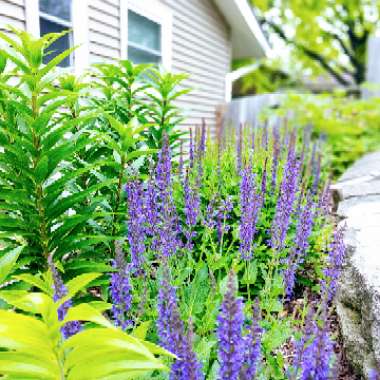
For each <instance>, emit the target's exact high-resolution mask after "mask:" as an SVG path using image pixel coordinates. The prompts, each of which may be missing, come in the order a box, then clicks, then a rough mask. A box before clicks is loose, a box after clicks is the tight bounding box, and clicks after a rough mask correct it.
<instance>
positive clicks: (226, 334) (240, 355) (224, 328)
mask: <svg viewBox="0 0 380 380" xmlns="http://www.w3.org/2000/svg"><path fill="white" fill-rule="evenodd" d="M234 276H235V274H234V273H233V272H230V274H229V275H228V284H227V292H226V294H225V296H224V299H223V302H222V305H221V310H220V313H219V315H218V318H217V322H218V328H217V336H218V343H219V346H218V360H219V364H220V370H219V377H218V379H220V380H238V379H239V374H240V371H241V369H242V366H243V360H244V343H243V336H242V330H243V323H244V314H243V301H242V299H241V298H238V297H237V296H236V291H237V289H236V285H235V278H234Z"/></svg>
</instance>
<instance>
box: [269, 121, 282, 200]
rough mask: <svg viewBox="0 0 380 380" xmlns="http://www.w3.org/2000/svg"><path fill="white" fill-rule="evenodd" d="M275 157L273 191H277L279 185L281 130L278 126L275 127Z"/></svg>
mask: <svg viewBox="0 0 380 380" xmlns="http://www.w3.org/2000/svg"><path fill="white" fill-rule="evenodd" d="M272 132H273V158H272V178H271V191H272V193H275V191H276V185H277V168H278V163H279V159H280V131H279V130H278V128H277V127H276V126H274V127H273V130H272Z"/></svg>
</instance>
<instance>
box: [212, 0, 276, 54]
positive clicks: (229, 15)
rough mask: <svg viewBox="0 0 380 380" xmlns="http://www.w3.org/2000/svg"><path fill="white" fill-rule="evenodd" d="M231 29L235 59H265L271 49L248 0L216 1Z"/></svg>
mask: <svg viewBox="0 0 380 380" xmlns="http://www.w3.org/2000/svg"><path fill="white" fill-rule="evenodd" d="M214 1H215V4H216V5H217V7H218V8H219V9H220V11H221V12H222V13H223V15H224V17H225V19H226V21H227V22H228V24H229V25H230V27H231V39H232V57H233V58H246V57H254V58H264V57H268V56H269V55H270V54H271V48H270V46H269V44H268V41H267V40H266V38H265V36H264V33H263V32H262V30H261V28H260V25H259V23H258V22H257V19H256V17H255V16H254V14H253V12H252V9H251V8H250V6H249V4H248V2H247V0H214Z"/></svg>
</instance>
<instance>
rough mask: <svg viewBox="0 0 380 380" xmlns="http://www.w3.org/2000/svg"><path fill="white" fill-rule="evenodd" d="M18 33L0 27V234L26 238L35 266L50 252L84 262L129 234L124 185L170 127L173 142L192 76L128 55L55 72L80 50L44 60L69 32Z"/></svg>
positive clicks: (26, 258) (27, 256) (25, 256)
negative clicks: (82, 72)
mask: <svg viewBox="0 0 380 380" xmlns="http://www.w3.org/2000/svg"><path fill="white" fill-rule="evenodd" d="M12 31H13V33H14V37H9V36H8V35H6V34H4V33H0V38H1V39H2V40H3V41H4V42H5V43H6V44H7V45H8V47H7V48H6V49H3V50H1V54H0V57H1V60H0V146H1V147H2V148H1V150H0V187H1V190H0V234H1V236H2V238H3V240H4V243H5V244H6V246H7V247H13V246H15V245H18V244H19V242H20V240H21V242H22V243H23V244H25V249H24V250H23V252H22V260H23V263H24V264H29V265H30V268H31V270H33V271H38V270H39V269H41V268H43V267H45V266H46V259H47V257H48V255H49V254H50V253H52V252H54V255H55V258H56V259H61V258H63V257H65V261H66V262H70V261H72V260H74V261H75V262H76V264H77V267H81V268H84V266H85V263H86V262H88V259H92V260H93V259H95V260H99V261H103V260H104V259H107V258H109V257H110V256H112V254H113V253H114V244H113V241H114V240H115V239H117V238H120V236H122V235H123V234H124V215H125V203H124V202H123V184H124V183H126V182H127V179H128V178H129V177H130V176H135V175H136V174H138V173H139V171H142V172H144V170H145V171H146V168H147V166H148V163H147V162H148V161H147V157H148V156H150V155H152V154H155V153H156V151H157V150H156V149H155V148H157V147H159V146H160V144H161V142H160V139H161V137H160V136H162V133H163V131H165V132H166V133H168V134H169V136H170V138H171V141H172V143H173V144H175V142H176V139H177V137H178V136H179V135H178V133H177V132H176V126H177V124H178V123H179V122H180V121H181V117H180V113H179V110H178V108H176V107H175V106H174V105H173V101H174V99H176V98H177V97H178V96H180V95H181V94H183V93H185V92H186V91H187V90H181V91H178V90H177V86H178V85H179V84H180V82H181V81H182V79H183V78H184V77H183V76H181V75H171V74H160V73H158V72H156V71H155V70H153V69H152V68H150V67H149V66H147V65H133V64H132V63H131V62H129V61H120V62H118V63H115V64H98V65H96V67H95V70H92V71H89V73H88V74H87V76H86V77H82V78H78V77H76V76H75V75H73V74H65V73H62V72H60V71H59V70H56V67H57V65H58V64H59V63H60V62H61V61H62V60H63V59H64V58H65V57H67V56H68V55H69V54H70V53H71V52H72V50H73V49H69V50H68V51H65V52H63V53H61V54H59V55H57V56H56V57H55V58H53V59H52V60H50V62H49V63H48V64H46V65H44V64H43V63H42V58H43V56H44V54H45V52H46V51H48V50H49V46H50V45H51V43H53V42H54V41H55V40H56V39H58V38H60V37H61V36H62V34H48V35H44V36H43V37H42V38H39V39H35V38H33V37H31V36H30V35H29V34H27V33H26V32H23V31H18V30H15V29H12ZM8 61H11V63H10V64H7V62H8ZM148 75H149V78H148ZM149 99H150V100H149ZM158 116H160V117H161V118H160V120H158ZM144 168H145V169H144ZM94 251H96V254H94ZM78 255H79V257H78ZM92 260H91V261H92ZM72 268H73V267H72Z"/></svg>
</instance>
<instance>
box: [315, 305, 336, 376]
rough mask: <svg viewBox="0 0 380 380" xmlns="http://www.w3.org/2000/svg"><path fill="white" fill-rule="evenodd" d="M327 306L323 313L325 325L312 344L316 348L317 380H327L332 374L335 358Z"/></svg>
mask: <svg viewBox="0 0 380 380" xmlns="http://www.w3.org/2000/svg"><path fill="white" fill-rule="evenodd" d="M326 308H327V306H325V307H324V311H323V313H322V320H323V325H322V327H319V326H318V328H317V334H316V337H315V339H314V342H313V343H312V344H313V345H314V347H315V351H316V352H315V357H314V358H315V367H314V376H313V379H315V380H326V379H328V378H329V374H330V359H331V358H332V356H333V344H332V342H331V339H330V336H329V329H328V323H327V312H326Z"/></svg>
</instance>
